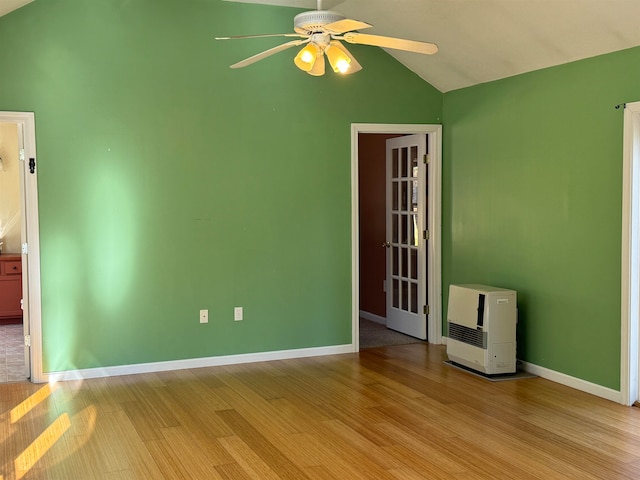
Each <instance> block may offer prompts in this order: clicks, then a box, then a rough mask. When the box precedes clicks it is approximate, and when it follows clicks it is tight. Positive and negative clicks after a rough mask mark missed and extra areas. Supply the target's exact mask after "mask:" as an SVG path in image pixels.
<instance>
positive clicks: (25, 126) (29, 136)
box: [0, 112, 47, 383]
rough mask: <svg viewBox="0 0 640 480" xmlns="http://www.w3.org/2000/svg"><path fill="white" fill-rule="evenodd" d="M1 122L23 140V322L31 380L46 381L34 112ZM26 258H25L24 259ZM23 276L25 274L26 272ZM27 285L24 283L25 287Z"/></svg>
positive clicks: (2, 115) (3, 115) (1, 117)
mask: <svg viewBox="0 0 640 480" xmlns="http://www.w3.org/2000/svg"><path fill="white" fill-rule="evenodd" d="M0 122H2V123H14V124H16V125H18V132H19V133H20V132H22V135H23V141H24V147H23V148H24V162H22V171H21V179H22V181H21V182H20V183H21V184H20V197H21V198H20V204H21V205H24V209H25V211H23V212H22V217H23V220H22V222H23V225H24V227H23V232H22V238H23V242H26V243H27V245H28V254H27V255H24V254H23V255H22V264H23V266H24V265H25V263H26V267H27V268H26V269H23V272H26V277H27V278H26V282H27V283H26V285H27V289H26V291H23V300H24V301H23V308H24V322H25V323H26V324H27V325H28V327H27V328H28V330H29V335H30V338H31V349H30V352H31V355H30V363H31V381H32V382H35V383H41V382H45V381H46V380H47V379H46V377H45V376H44V375H43V372H42V317H41V315H42V308H41V295H40V235H39V227H38V178H37V171H38V169H37V167H36V169H35V171H34V173H33V174H31V173H30V172H29V159H30V158H34V159H35V158H37V157H36V128H35V116H34V114H33V112H0ZM25 257H26V258H25ZM23 274H24V273H23ZM24 285H25V282H23V286H24Z"/></svg>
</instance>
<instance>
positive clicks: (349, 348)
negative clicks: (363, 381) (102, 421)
mask: <svg viewBox="0 0 640 480" xmlns="http://www.w3.org/2000/svg"><path fill="white" fill-rule="evenodd" d="M353 352H354V346H353V344H348V345H334V346H330V347H314V348H299V349H294V350H279V351H275V352H260V353H246V354H240V355H224V356H220V357H205V358H191V359H187V360H174V361H168V362H154V363H139V364H135V365H119V366H115V367H104V368H86V369H82V370H67V371H63V372H50V373H45V374H44V375H43V376H44V378H43V381H44V382H59V381H67V380H82V379H86V378H101V377H114V376H119V375H134V374H138V373H154V372H166V371H169V370H184V369H188V368H201V367H218V366H222V365H236V364H239V363H252V362H267V361H270V360H287V359H291V358H304V357H318V356H322V355H336V354H341V353H353Z"/></svg>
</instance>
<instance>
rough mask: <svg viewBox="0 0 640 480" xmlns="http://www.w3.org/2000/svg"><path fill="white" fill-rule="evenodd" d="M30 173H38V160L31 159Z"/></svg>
mask: <svg viewBox="0 0 640 480" xmlns="http://www.w3.org/2000/svg"><path fill="white" fill-rule="evenodd" d="M29 173H36V159H35V158H30V159H29Z"/></svg>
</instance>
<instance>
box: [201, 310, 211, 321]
mask: <svg viewBox="0 0 640 480" xmlns="http://www.w3.org/2000/svg"><path fill="white" fill-rule="evenodd" d="M200 323H209V310H200Z"/></svg>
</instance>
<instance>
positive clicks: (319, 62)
mask: <svg viewBox="0 0 640 480" xmlns="http://www.w3.org/2000/svg"><path fill="white" fill-rule="evenodd" d="M307 73H308V74H309V75H313V76H314V77H321V76H322V75H324V54H320V55H318V56H317V57H316V61H315V62H314V64H313V67H312V68H311V70H309V71H308V72H307Z"/></svg>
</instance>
